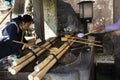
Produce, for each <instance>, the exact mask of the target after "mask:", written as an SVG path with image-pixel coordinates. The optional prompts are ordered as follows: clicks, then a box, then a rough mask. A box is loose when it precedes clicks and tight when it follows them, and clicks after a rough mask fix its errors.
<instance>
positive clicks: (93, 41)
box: [71, 37, 101, 43]
mask: <svg viewBox="0 0 120 80" xmlns="http://www.w3.org/2000/svg"><path fill="white" fill-rule="evenodd" d="M71 39H79V40H84V41H89V42H95V43H101V42H100V41H96V40H89V39H85V38H78V37H71Z"/></svg>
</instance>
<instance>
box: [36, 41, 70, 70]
mask: <svg viewBox="0 0 120 80" xmlns="http://www.w3.org/2000/svg"><path fill="white" fill-rule="evenodd" d="M68 45H69V44H68V42H66V43H64V44H63V45H62V46H61V47H60V48H59V49H57V50H56V51H53V52H51V54H54V55H56V56H57V55H58V54H60V52H61V51H62V50H63V49H65V47H67V46H68ZM53 59H54V56H53V55H49V56H48V57H47V58H46V59H45V60H44V61H42V62H41V63H40V64H38V65H36V66H35V67H34V70H35V71H36V72H38V71H40V70H42V69H43V68H44V67H45V66H46V65H48V64H49V63H50V62H51V61H52V60H53Z"/></svg>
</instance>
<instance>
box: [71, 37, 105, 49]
mask: <svg viewBox="0 0 120 80" xmlns="http://www.w3.org/2000/svg"><path fill="white" fill-rule="evenodd" d="M69 41H73V42H77V43H81V44H88V45H90V46H97V47H103V46H102V45H99V44H94V43H88V42H83V41H77V40H70V39H69Z"/></svg>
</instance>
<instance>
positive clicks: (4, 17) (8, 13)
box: [0, 7, 13, 24]
mask: <svg viewBox="0 0 120 80" xmlns="http://www.w3.org/2000/svg"><path fill="white" fill-rule="evenodd" d="M12 10H13V7H12V8H11V9H10V10H9V11H8V13H7V14H6V15H5V17H4V18H3V19H2V20H1V21H0V24H1V23H3V21H4V20H5V19H6V18H7V16H8V15H9V14H10V13H11V12H12Z"/></svg>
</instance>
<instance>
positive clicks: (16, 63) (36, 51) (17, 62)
mask: <svg viewBox="0 0 120 80" xmlns="http://www.w3.org/2000/svg"><path fill="white" fill-rule="evenodd" d="M55 40H56V38H53V39H51V40H50V42H53V43H54V41H55ZM50 42H46V43H45V44H43V45H42V46H41V48H40V47H38V48H36V49H35V50H33V51H34V52H35V53H38V52H39V51H40V50H42V49H43V48H44V47H46V46H48V45H50V46H51V45H52V44H50ZM44 50H45V48H44ZM32 55H33V53H32V52H29V53H28V54H26V55H25V56H23V57H21V58H20V59H18V60H16V61H14V62H13V63H12V65H13V66H16V65H18V64H20V63H22V62H23V61H25V60H26V59H28V58H30V57H31V56H32Z"/></svg>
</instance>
